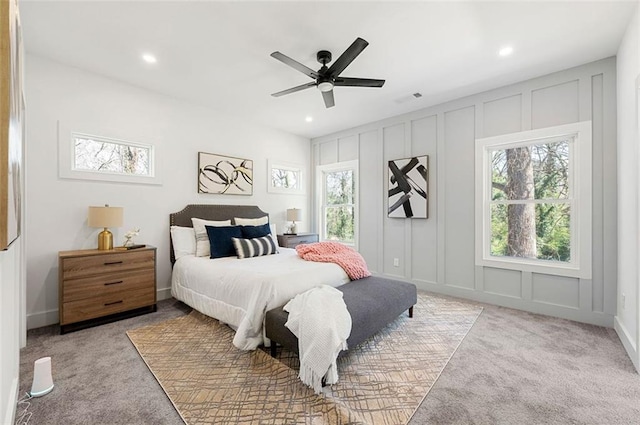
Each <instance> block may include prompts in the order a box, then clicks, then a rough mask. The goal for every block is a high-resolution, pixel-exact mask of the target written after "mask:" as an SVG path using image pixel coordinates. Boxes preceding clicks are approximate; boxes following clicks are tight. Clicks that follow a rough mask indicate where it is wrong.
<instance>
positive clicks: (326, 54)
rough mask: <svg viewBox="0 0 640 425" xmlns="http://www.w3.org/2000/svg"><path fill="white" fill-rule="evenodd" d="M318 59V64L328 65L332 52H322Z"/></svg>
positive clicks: (319, 53)
mask: <svg viewBox="0 0 640 425" xmlns="http://www.w3.org/2000/svg"><path fill="white" fill-rule="evenodd" d="M316 58H317V59H318V62H320V63H321V64H323V65H326V64H328V63H329V62H331V52H330V51H328V50H320V51H319V52H318V54H317V56H316Z"/></svg>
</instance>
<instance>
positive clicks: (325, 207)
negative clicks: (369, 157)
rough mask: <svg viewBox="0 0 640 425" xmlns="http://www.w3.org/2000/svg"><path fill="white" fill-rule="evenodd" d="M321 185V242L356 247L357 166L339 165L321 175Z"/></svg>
mask: <svg viewBox="0 0 640 425" xmlns="http://www.w3.org/2000/svg"><path fill="white" fill-rule="evenodd" d="M319 176H320V178H321V184H322V206H321V218H320V220H321V229H322V230H321V231H322V239H323V240H330V241H337V242H344V243H346V244H350V245H355V244H356V234H357V228H356V227H357V224H356V223H357V222H356V207H357V205H356V199H357V196H356V179H357V169H356V168H355V167H354V164H351V163H349V164H348V165H347V164H336V165H332V166H329V167H326V168H324V169H322V167H321V172H320V173H319Z"/></svg>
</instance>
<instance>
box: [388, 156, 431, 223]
mask: <svg viewBox="0 0 640 425" xmlns="http://www.w3.org/2000/svg"><path fill="white" fill-rule="evenodd" d="M387 184H388V187H387V201H388V204H387V216H388V217H390V218H428V217H429V156H428V155H422V156H414V157H412V158H402V159H394V160H391V161H389V163H388V178H387Z"/></svg>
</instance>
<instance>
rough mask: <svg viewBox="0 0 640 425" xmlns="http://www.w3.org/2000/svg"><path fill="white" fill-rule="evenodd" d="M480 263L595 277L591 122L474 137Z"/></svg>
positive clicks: (477, 259)
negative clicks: (593, 274)
mask: <svg viewBox="0 0 640 425" xmlns="http://www.w3.org/2000/svg"><path fill="white" fill-rule="evenodd" d="M476 161H477V166H476V174H477V175H476V177H477V178H476V209H477V210H478V211H477V220H478V222H477V223H476V224H477V225H476V229H477V232H478V234H477V235H476V263H477V264H479V265H486V266H492V267H502V268H509V269H517V270H529V271H536V272H544V273H553V274H560V275H566V276H575V277H584V278H590V276H591V263H590V257H591V123H590V122H583V123H577V124H568V125H564V126H559V127H551V128H545V129H540V130H532V131H526V132H521V133H515V134H508V135H504V136H497V137H490V138H486V139H479V140H477V141H476Z"/></svg>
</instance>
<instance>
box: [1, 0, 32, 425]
mask: <svg viewBox="0 0 640 425" xmlns="http://www.w3.org/2000/svg"><path fill="white" fill-rule="evenodd" d="M17 6H18V4H17V1H16V2H14V1H11V2H9V3H8V11H9V13H8V14H6V13H5V12H4V11H3V12H2V13H0V15H2V25H5V24H7V23H9V22H13V20H14V19H15V16H16V14H18V9H17ZM3 8H4V7H3ZM5 10H6V9H5ZM8 34H9V31H6V32H5V28H3V29H2V34H0V37H5V36H8ZM2 41H3V42H5V41H7V40H5V39H3V40H2ZM5 47H6V46H5ZM12 48H13V47H12ZM3 66H4V65H3ZM3 131H8V128H6V127H5V128H4V129H3ZM6 135H9V137H12V135H11V134H10V133H7V134H6ZM23 159H24V158H23ZM24 166H25V164H24V161H23V170H24V169H25V168H24ZM23 175H24V174H23ZM21 192H22V193H23V194H24V193H25V182H24V179H23V180H22V181H21ZM21 202H22V205H21V214H22V216H21V217H20V220H21V222H22V223H23V225H22V235H20V236H18V238H17V239H16V240H14V241H13V242H12V243H11V245H9V247H8V248H7V249H6V250H4V251H0V341H1V342H0V423H2V424H12V423H13V422H14V417H15V411H16V402H17V400H18V383H19V374H20V347H24V346H25V344H26V328H25V320H24V318H25V281H26V271H25V255H24V248H25V245H24V240H25V237H24V222H25V221H24V220H25V201H24V196H22V197H21Z"/></svg>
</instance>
